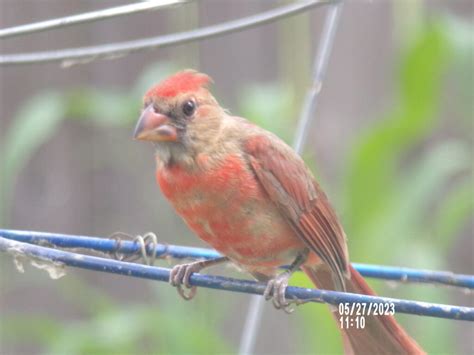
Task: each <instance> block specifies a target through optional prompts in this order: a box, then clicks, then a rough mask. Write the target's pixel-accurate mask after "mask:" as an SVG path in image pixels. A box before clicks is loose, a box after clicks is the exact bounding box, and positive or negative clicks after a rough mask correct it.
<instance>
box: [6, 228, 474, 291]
mask: <svg viewBox="0 0 474 355" xmlns="http://www.w3.org/2000/svg"><path fill="white" fill-rule="evenodd" d="M0 237H3V238H6V239H11V240H15V241H19V242H23V243H29V244H37V245H43V246H44V245H50V246H52V247H58V248H71V249H73V248H82V249H88V250H95V251H98V252H102V253H107V254H113V253H117V254H126V255H131V254H138V253H140V245H139V244H138V243H136V242H134V241H128V240H120V242H117V240H116V239H113V238H99V237H90V236H79V235H68V234H58V233H44V232H36V231H20V230H12V229H0ZM147 254H148V255H150V256H151V255H156V257H157V258H166V257H171V258H175V259H215V258H219V257H221V256H222V255H221V254H219V253H218V252H217V251H215V250H212V249H206V248H194V247H184V246H179V245H167V244H156V247H155V248H152V247H151V245H148V246H147ZM352 266H354V268H355V269H356V270H357V271H358V272H360V273H361V275H362V276H365V277H372V278H377V279H384V280H391V281H400V282H420V283H434V284H439V285H447V286H452V287H459V288H466V289H474V276H472V275H462V274H454V273H452V272H447V271H432V270H418V269H412V268H400V267H391V266H382V265H368V264H358V263H353V264H352Z"/></svg>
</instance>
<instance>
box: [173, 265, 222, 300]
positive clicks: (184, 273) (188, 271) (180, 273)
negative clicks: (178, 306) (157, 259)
mask: <svg viewBox="0 0 474 355" xmlns="http://www.w3.org/2000/svg"><path fill="white" fill-rule="evenodd" d="M228 261H229V258H228V257H226V256H223V257H220V258H216V259H211V260H202V261H195V262H192V263H188V264H180V265H176V266H174V267H173V268H172V269H171V272H170V280H169V282H170V284H171V285H173V286H175V287H176V289H177V290H178V293H179V295H180V296H181V297H183V298H184V299H185V300H190V299H192V298H193V297H194V296H195V295H196V291H197V288H196V286H191V285H190V284H189V278H190V277H191V275H192V274H193V273H194V272H199V271H201V270H202V269H204V268H206V267H209V266H213V265H217V264H221V263H225V262H228ZM183 285H184V286H185V287H186V288H188V289H190V291H189V293H188V294H186V293H185V291H184V289H183Z"/></svg>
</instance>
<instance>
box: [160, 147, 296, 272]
mask: <svg viewBox="0 0 474 355" xmlns="http://www.w3.org/2000/svg"><path fill="white" fill-rule="evenodd" d="M201 160H202V163H203V166H204V168H203V169H196V171H194V172H189V171H187V170H186V169H185V168H182V167H180V166H171V167H162V168H160V169H158V171H157V175H156V177H157V182H158V184H159V186H160V188H161V190H162V192H163V194H164V195H165V196H166V198H167V199H168V200H169V201H170V202H171V203H172V204H173V206H174V208H175V209H176V211H177V212H178V214H179V215H180V216H181V217H183V218H184V220H185V221H186V223H187V224H188V225H189V227H190V228H191V229H192V230H193V231H194V232H195V233H196V234H198V236H199V237H200V238H201V239H203V240H204V241H206V242H207V243H209V244H210V245H212V246H213V247H214V248H215V249H217V250H218V251H220V252H221V253H223V254H225V255H227V256H229V257H230V258H231V259H233V260H234V261H236V262H238V263H240V264H243V265H245V264H248V265H251V264H257V263H266V264H268V266H270V264H271V265H273V264H275V265H276V266H278V265H281V264H282V263H285V262H288V260H289V261H290V262H291V259H292V258H293V257H294V255H293V254H296V253H297V252H298V251H299V250H300V249H301V248H302V247H303V246H302V243H301V242H300V240H299V239H298V238H297V237H296V236H295V235H294V233H293V230H292V229H291V228H290V227H289V225H288V223H287V222H286V220H285V219H284V218H283V217H282V215H281V214H280V212H279V211H278V209H277V207H276V206H275V205H274V204H273V203H272V202H271V201H270V199H269V198H268V196H267V195H266V192H265V191H264V190H263V188H262V187H261V185H260V183H259V182H258V180H257V178H256V176H255V175H254V173H253V172H252V170H251V168H250V167H249V166H248V165H247V164H246V162H245V160H244V159H243V158H242V157H240V156H237V155H231V156H229V157H227V158H226V159H224V160H223V161H221V162H220V163H219V164H215V165H214V166H212V167H209V168H206V167H205V166H206V164H205V163H206V162H205V160H206V159H205V158H204V157H201ZM280 259H281V260H280ZM283 259H285V260H283ZM286 259H288V260H286Z"/></svg>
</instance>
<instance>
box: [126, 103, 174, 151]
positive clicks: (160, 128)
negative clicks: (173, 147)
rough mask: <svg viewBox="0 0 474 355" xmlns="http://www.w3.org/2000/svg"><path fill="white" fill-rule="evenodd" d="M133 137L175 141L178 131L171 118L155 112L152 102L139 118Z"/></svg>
mask: <svg viewBox="0 0 474 355" xmlns="http://www.w3.org/2000/svg"><path fill="white" fill-rule="evenodd" d="M133 138H134V139H138V140H143V141H153V142H174V141H176V140H177V138H178V133H177V131H176V127H174V126H173V124H172V123H171V121H170V118H169V117H168V116H166V115H163V114H161V113H157V112H155V109H154V108H153V104H151V105H150V106H148V107H147V108H146V109H145V110H144V111H143V112H142V115H141V116H140V118H139V119H138V122H137V126H136V127H135V132H133Z"/></svg>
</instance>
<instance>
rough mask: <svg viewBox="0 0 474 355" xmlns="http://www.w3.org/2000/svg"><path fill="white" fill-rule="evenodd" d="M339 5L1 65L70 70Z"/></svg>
mask: <svg viewBox="0 0 474 355" xmlns="http://www.w3.org/2000/svg"><path fill="white" fill-rule="evenodd" d="M337 1H338V0H307V1H297V2H295V3H292V4H290V5H287V6H282V7H279V8H276V9H272V10H269V11H266V12H262V13H260V14H257V15H252V16H248V17H245V18H241V19H238V20H232V21H228V22H224V23H220V24H217V25H212V26H208V27H203V28H199V29H195V30H192V31H186V32H180V33H173V34H169V35H164V36H158V37H152V38H145V39H139V40H134V41H128V42H120V43H111V44H104V45H100V46H92V47H82V48H70V49H63V50H55V51H46V52H35V53H16V54H7V55H2V56H0V65H13V64H16V65H17V64H34V63H48V62H61V63H62V66H65V67H68V66H71V65H75V64H84V63H89V62H91V61H93V60H96V59H115V58H118V57H122V56H124V55H127V54H130V53H134V52H137V51H142V50H145V49H157V48H163V47H168V46H173V45H177V44H183V43H189V42H194V41H198V40H202V39H206V38H211V37H216V36H220V35H223V34H227V33H231V32H237V31H242V30H244V29H248V28H252V27H255V26H259V25H263V24H266V23H270V22H273V21H276V20H279V19H282V18H285V17H288V16H291V15H295V14H297V13H300V12H303V11H306V10H308V9H310V8H312V7H316V6H321V5H326V4H330V3H335V2H337Z"/></svg>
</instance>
